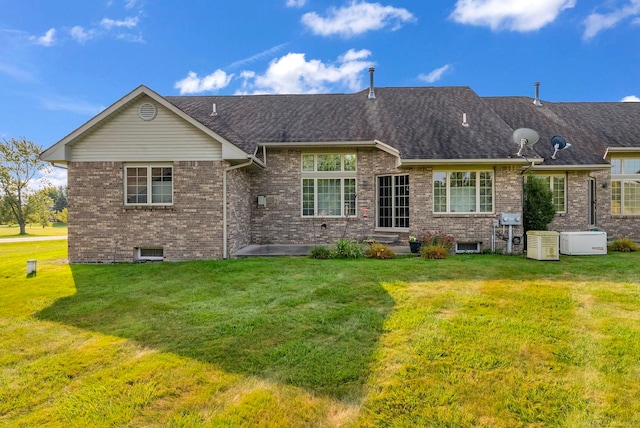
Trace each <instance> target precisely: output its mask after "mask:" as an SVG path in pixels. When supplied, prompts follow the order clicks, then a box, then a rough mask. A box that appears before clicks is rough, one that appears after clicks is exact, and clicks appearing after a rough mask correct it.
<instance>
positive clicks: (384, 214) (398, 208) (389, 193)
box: [377, 174, 409, 229]
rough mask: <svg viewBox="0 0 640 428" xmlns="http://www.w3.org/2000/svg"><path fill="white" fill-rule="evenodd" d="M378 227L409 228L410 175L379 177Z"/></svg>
mask: <svg viewBox="0 0 640 428" xmlns="http://www.w3.org/2000/svg"><path fill="white" fill-rule="evenodd" d="M377 191H378V227H380V228H405V229H406V228H408V227H409V175H408V174H403V175H382V176H379V177H378V189H377Z"/></svg>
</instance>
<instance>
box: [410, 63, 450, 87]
mask: <svg viewBox="0 0 640 428" xmlns="http://www.w3.org/2000/svg"><path fill="white" fill-rule="evenodd" d="M449 70H451V65H449V64H446V65H443V66H442V67H440V68H436V69H435V70H433V71H432V72H431V73H429V74H420V75H419V76H418V79H420V80H422V81H424V82H427V83H433V82H437V81H438V80H440V79H441V78H442V75H443V74H444V73H446V72H447V71H449Z"/></svg>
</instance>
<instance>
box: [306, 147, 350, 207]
mask: <svg viewBox="0 0 640 428" xmlns="http://www.w3.org/2000/svg"><path fill="white" fill-rule="evenodd" d="M356 166H357V165H356V155H355V154H354V153H333V154H325V153H313V154H306V153H305V154H303V155H302V216H303V217H314V216H318V217H341V216H342V217H344V216H355V215H356V174H357V171H356Z"/></svg>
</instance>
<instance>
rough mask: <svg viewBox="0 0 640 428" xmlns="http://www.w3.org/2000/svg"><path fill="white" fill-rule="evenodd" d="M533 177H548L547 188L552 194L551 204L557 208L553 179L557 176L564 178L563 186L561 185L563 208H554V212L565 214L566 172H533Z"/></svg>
mask: <svg viewBox="0 0 640 428" xmlns="http://www.w3.org/2000/svg"><path fill="white" fill-rule="evenodd" d="M533 176H534V177H537V178H548V179H549V190H551V194H552V195H553V206H554V207H555V208H557V205H556V200H557V199H558V198H556V189H555V180H556V179H557V178H559V177H560V178H562V179H563V180H564V186H563V190H562V191H563V196H564V199H563V201H562V205H563V206H564V209H563V210H556V214H566V212H567V174H544V173H535V174H533Z"/></svg>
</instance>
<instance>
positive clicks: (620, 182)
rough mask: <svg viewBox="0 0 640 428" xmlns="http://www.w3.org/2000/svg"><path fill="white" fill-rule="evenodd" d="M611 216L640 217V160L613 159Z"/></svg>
mask: <svg viewBox="0 0 640 428" xmlns="http://www.w3.org/2000/svg"><path fill="white" fill-rule="evenodd" d="M611 214H623V215H640V158H614V159H611Z"/></svg>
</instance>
